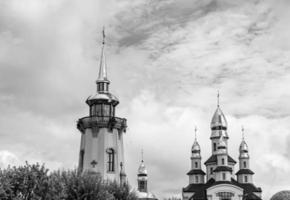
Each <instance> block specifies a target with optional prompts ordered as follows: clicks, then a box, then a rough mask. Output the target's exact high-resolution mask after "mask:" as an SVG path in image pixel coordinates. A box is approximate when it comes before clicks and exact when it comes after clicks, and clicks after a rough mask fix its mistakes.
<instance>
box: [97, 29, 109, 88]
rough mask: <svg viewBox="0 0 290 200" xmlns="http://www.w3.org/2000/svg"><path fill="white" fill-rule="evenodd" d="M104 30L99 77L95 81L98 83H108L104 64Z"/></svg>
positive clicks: (105, 64)
mask: <svg viewBox="0 0 290 200" xmlns="http://www.w3.org/2000/svg"><path fill="white" fill-rule="evenodd" d="M105 38H106V35H105V28H103V42H102V52H101V59H100V68H99V76H98V79H97V83H98V82H109V80H108V78H107V63H106V55H105Z"/></svg>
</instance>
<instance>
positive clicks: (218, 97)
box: [217, 90, 220, 107]
mask: <svg viewBox="0 0 290 200" xmlns="http://www.w3.org/2000/svg"><path fill="white" fill-rule="evenodd" d="M217 106H218V107H219V106H220V91H219V90H218V92H217Z"/></svg>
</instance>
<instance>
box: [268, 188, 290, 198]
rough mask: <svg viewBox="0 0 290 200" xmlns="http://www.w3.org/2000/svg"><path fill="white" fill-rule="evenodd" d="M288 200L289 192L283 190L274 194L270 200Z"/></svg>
mask: <svg viewBox="0 0 290 200" xmlns="http://www.w3.org/2000/svg"><path fill="white" fill-rule="evenodd" d="M289 199H290V190H284V191H281V192H278V193H276V194H274V195H273V196H272V198H271V200H289Z"/></svg>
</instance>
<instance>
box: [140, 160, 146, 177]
mask: <svg viewBox="0 0 290 200" xmlns="http://www.w3.org/2000/svg"><path fill="white" fill-rule="evenodd" d="M138 175H147V169H146V166H145V164H144V161H143V160H142V161H141V164H140V166H139V168H138Z"/></svg>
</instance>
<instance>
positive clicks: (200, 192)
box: [183, 179, 262, 200]
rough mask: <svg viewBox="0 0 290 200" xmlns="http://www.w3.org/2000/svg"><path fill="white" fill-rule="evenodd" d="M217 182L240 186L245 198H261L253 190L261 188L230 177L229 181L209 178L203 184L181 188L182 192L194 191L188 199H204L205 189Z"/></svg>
mask: <svg viewBox="0 0 290 200" xmlns="http://www.w3.org/2000/svg"><path fill="white" fill-rule="evenodd" d="M219 184H231V185H235V186H238V187H240V188H242V189H243V190H244V196H245V200H252V198H253V199H255V200H256V199H257V200H261V198H260V197H258V196H257V195H255V194H254V192H262V190H261V188H258V187H256V186H255V185H254V184H251V183H239V182H237V181H236V180H234V179H231V181H215V180H214V179H210V180H209V181H208V182H207V183H205V184H190V185H188V186H187V187H186V188H183V192H194V195H193V196H192V197H191V198H190V200H206V199H207V197H206V190H207V189H208V188H210V187H212V186H214V185H219Z"/></svg>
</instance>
